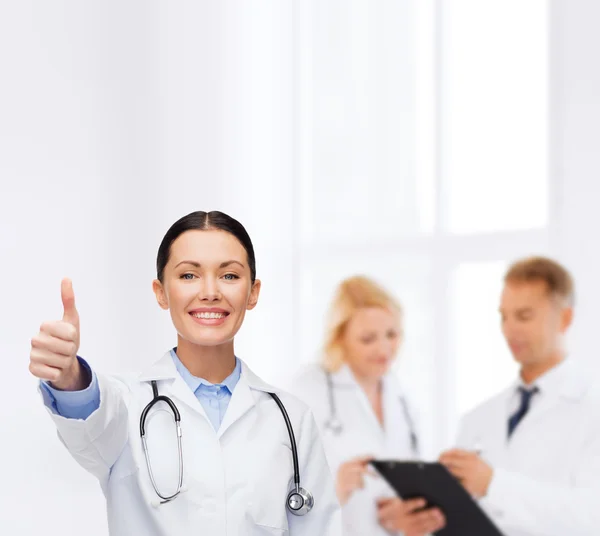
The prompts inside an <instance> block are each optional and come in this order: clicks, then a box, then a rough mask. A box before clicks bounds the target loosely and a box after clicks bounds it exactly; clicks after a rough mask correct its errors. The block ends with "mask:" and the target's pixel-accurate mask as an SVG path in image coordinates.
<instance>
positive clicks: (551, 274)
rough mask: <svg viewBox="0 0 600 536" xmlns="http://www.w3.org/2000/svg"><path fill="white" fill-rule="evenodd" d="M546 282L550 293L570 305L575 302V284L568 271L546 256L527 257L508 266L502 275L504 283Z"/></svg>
mask: <svg viewBox="0 0 600 536" xmlns="http://www.w3.org/2000/svg"><path fill="white" fill-rule="evenodd" d="M534 281H542V282H544V283H546V286H547V288H548V292H549V293H550V295H552V296H554V297H556V298H558V299H560V300H561V301H563V302H564V303H565V304H566V305H567V306H569V307H571V306H573V305H574V302H575V284H574V282H573V277H572V276H571V274H570V273H569V271H568V270H567V269H566V268H564V267H563V266H562V265H560V264H559V263H558V262H556V261H554V260H552V259H549V258H547V257H527V258H525V259H521V260H519V261H517V262H515V263H514V264H512V265H511V266H510V268H509V269H508V271H507V272H506V275H505V276H504V282H505V283H529V282H534Z"/></svg>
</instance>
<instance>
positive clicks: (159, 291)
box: [152, 279, 169, 311]
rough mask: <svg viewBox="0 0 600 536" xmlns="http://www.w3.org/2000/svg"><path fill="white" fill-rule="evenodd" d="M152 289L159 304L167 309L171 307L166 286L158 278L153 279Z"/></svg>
mask: <svg viewBox="0 0 600 536" xmlns="http://www.w3.org/2000/svg"><path fill="white" fill-rule="evenodd" d="M152 290H153V291H154V295H155V296H156V301H157V302H158V305H160V307H161V309H164V310H165V311H166V310H167V309H168V308H169V301H168V300H167V294H166V292H165V288H164V286H163V284H162V283H161V282H160V281H159V280H158V279H155V280H154V281H152Z"/></svg>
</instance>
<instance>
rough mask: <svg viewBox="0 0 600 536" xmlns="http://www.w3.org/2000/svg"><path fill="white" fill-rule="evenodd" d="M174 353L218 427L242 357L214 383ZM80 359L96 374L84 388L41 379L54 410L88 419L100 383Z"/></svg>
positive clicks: (46, 400)
mask: <svg viewBox="0 0 600 536" xmlns="http://www.w3.org/2000/svg"><path fill="white" fill-rule="evenodd" d="M171 357H172V358H173V363H174V364H175V368H176V369H177V372H179V374H180V375H181V377H182V378H183V380H184V381H185V383H186V384H187V385H188V387H189V388H190V389H191V390H192V392H193V393H194V394H195V395H196V398H197V399H198V401H199V402H200V404H201V405H202V407H203V408H204V411H205V412H206V415H207V417H208V419H209V420H210V422H211V423H212V425H213V427H214V429H215V430H218V429H219V427H220V426H221V422H223V417H224V416H225V412H226V411H227V407H228V406H229V401H230V400H231V396H232V395H233V390H234V389H235V386H236V385H237V383H238V381H239V379H240V376H241V374H242V364H241V361H240V360H239V359H238V358H237V357H236V358H235V368H234V370H233V372H232V373H231V374H230V375H229V376H228V377H227V378H225V380H223V382H222V383H219V384H212V383H210V382H208V381H206V380H205V379H203V378H197V377H196V376H193V375H192V374H191V373H190V371H189V370H188V369H187V368H186V367H185V365H184V364H183V363H182V362H181V360H180V359H179V358H178V357H177V354H176V353H175V350H171ZM79 361H80V363H81V364H82V366H84V367H85V368H86V369H87V370H88V371H89V373H90V374H91V377H92V381H91V382H90V385H89V386H88V387H86V388H85V389H83V390H82V391H59V390H57V389H54V388H53V387H51V386H50V385H48V383H47V382H43V381H42V382H40V385H41V387H42V396H43V398H44V403H45V404H46V406H47V407H49V408H50V409H51V410H52V411H53V412H54V413H56V414H57V415H60V416H62V417H66V418H67V419H83V420H85V419H87V418H88V417H89V416H90V415H91V414H92V413H93V412H94V411H96V410H97V409H98V408H99V407H100V387H99V386H98V378H97V377H96V373H95V372H94V371H93V370H92V369H91V368H90V366H89V365H88V364H87V362H86V361H85V360H84V359H82V358H79Z"/></svg>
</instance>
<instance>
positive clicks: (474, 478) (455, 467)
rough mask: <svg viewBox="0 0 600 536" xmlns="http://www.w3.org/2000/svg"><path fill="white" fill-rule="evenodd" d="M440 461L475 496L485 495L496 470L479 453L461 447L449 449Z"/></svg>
mask: <svg viewBox="0 0 600 536" xmlns="http://www.w3.org/2000/svg"><path fill="white" fill-rule="evenodd" d="M440 463H442V464H443V465H444V466H446V468H447V469H448V471H450V472H451V473H452V474H453V475H454V476H455V477H456V478H457V479H458V480H460V482H461V484H462V485H463V486H464V487H465V489H466V490H467V491H468V492H469V493H470V494H471V495H472V496H473V497H476V498H478V499H479V498H481V497H485V495H486V494H487V492H488V488H489V487H490V483H491V482H492V477H493V474H494V470H493V469H492V468H491V467H490V466H489V465H488V464H487V463H486V462H484V461H483V460H482V459H481V458H480V457H479V455H478V454H477V453H475V452H469V451H466V450H460V449H453V450H449V451H447V452H444V453H443V454H442V455H441V456H440Z"/></svg>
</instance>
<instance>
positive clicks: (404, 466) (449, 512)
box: [371, 460, 503, 536]
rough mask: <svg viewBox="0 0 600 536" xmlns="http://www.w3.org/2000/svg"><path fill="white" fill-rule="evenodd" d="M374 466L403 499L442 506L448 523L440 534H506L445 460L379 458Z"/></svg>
mask: <svg viewBox="0 0 600 536" xmlns="http://www.w3.org/2000/svg"><path fill="white" fill-rule="evenodd" d="M371 465H372V466H373V467H374V468H375V469H376V470H377V472H378V473H379V474H380V475H381V476H382V477H383V478H384V479H385V480H386V481H387V482H388V483H389V485H390V486H392V488H394V490H395V491H396V493H397V494H398V496H399V497H401V498H402V499H415V498H423V499H425V500H426V501H427V506H426V508H429V507H438V508H439V509H440V510H441V511H442V512H443V514H444V516H445V517H446V526H445V527H444V528H443V529H441V530H439V531H437V532H436V533H435V534H436V536H503V534H502V533H501V532H500V530H498V528H497V527H496V525H494V523H493V522H492V521H491V519H490V518H489V517H488V516H487V515H486V514H485V512H484V511H483V510H482V509H481V507H480V506H479V505H478V504H477V503H476V502H475V500H473V498H472V497H471V495H469V493H468V492H467V491H466V490H465V488H463V486H462V485H461V483H460V482H459V481H458V480H457V479H456V478H454V476H452V474H451V473H450V472H449V471H448V470H447V469H446V468H445V467H444V466H443V465H442V464H441V463H425V462H402V461H395V460H375V461H372V462H371Z"/></svg>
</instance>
